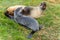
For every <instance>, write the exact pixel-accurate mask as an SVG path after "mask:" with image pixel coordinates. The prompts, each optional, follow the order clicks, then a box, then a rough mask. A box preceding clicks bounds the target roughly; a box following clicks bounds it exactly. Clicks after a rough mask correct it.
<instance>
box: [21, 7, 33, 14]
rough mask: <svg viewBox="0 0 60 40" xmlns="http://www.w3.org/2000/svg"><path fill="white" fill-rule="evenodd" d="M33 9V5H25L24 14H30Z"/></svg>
mask: <svg viewBox="0 0 60 40" xmlns="http://www.w3.org/2000/svg"><path fill="white" fill-rule="evenodd" d="M31 10H32V8H31V7H25V8H24V9H23V10H22V14H24V15H29V14H30V11H31Z"/></svg>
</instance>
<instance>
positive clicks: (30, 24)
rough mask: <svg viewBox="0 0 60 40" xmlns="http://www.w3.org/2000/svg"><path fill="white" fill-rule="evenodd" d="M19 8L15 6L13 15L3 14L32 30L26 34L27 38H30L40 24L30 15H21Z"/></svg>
mask: <svg viewBox="0 0 60 40" xmlns="http://www.w3.org/2000/svg"><path fill="white" fill-rule="evenodd" d="M20 9H21V8H17V9H16V10H15V11H14V16H10V15H9V14H8V15H7V14H5V15H6V16H7V17H9V18H10V19H12V20H14V21H15V22H16V23H18V24H21V25H23V26H25V27H26V28H28V29H31V30H32V32H31V33H30V34H29V35H28V38H31V37H32V36H33V34H34V33H35V32H36V31H39V30H41V28H42V26H40V25H39V23H38V22H37V20H35V19H34V18H32V17H30V16H25V15H22V13H21V12H20V11H21V10H20Z"/></svg>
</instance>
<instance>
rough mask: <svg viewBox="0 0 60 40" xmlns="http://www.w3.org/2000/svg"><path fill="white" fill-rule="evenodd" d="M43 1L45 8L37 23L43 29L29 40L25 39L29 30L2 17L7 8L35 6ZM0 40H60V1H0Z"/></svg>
mask: <svg viewBox="0 0 60 40" xmlns="http://www.w3.org/2000/svg"><path fill="white" fill-rule="evenodd" d="M43 1H45V2H46V3H47V8H46V10H45V11H44V15H43V16H41V17H40V18H38V19H37V21H38V22H39V23H40V24H42V25H43V26H44V27H43V28H42V30H40V31H38V32H36V33H35V34H34V36H33V38H31V39H28V38H26V37H27V35H28V34H29V33H30V32H31V30H27V29H25V28H24V27H22V26H20V25H18V24H17V23H15V22H14V21H12V20H10V19H8V18H7V17H6V16H5V15H4V11H5V10H6V8H7V7H9V6H13V5H26V6H29V5H31V6H37V5H38V4H40V3H41V2H43ZM0 40H60V0H0Z"/></svg>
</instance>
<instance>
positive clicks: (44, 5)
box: [40, 2, 46, 10]
mask: <svg viewBox="0 0 60 40" xmlns="http://www.w3.org/2000/svg"><path fill="white" fill-rule="evenodd" d="M40 7H41V9H42V10H45V9H46V2H42V3H41V4H40Z"/></svg>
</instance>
